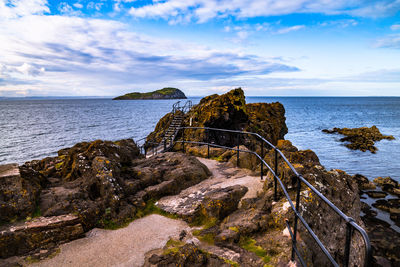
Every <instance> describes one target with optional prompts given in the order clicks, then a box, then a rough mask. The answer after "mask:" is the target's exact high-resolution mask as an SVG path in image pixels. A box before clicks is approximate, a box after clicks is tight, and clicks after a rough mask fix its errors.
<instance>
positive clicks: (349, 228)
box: [343, 222, 353, 267]
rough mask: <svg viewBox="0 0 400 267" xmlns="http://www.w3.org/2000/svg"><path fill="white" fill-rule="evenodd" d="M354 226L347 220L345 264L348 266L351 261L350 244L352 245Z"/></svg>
mask: <svg viewBox="0 0 400 267" xmlns="http://www.w3.org/2000/svg"><path fill="white" fill-rule="evenodd" d="M352 230H353V227H352V226H351V224H350V222H346V246H345V249H344V262H343V266H345V267H348V266H349V261H350V247H351V246H350V245H351V235H352V233H353V231H352Z"/></svg>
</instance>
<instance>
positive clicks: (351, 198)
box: [266, 141, 364, 266]
mask: <svg viewBox="0 0 400 267" xmlns="http://www.w3.org/2000/svg"><path fill="white" fill-rule="evenodd" d="M278 148H280V149H281V150H282V152H283V153H284V154H285V156H286V157H287V158H288V159H289V161H290V162H291V163H292V164H293V166H294V167H295V168H296V170H297V171H298V172H300V173H302V174H303V177H304V178H305V179H306V180H307V181H308V182H310V183H311V184H312V185H313V186H314V187H315V188H316V189H317V190H318V191H319V192H321V193H322V194H323V195H324V196H325V197H326V198H328V199H329V200H330V201H331V202H332V203H333V204H335V205H336V206H337V207H338V208H339V209H340V210H341V211H343V212H344V213H345V214H346V215H348V216H350V217H352V218H353V219H354V220H355V221H356V222H357V223H358V224H359V225H361V226H363V222H362V221H361V218H360V211H361V204H360V198H359V195H358V186H357V183H356V182H355V180H354V179H353V177H352V176H350V175H348V174H347V173H345V172H344V171H341V170H331V171H327V170H325V168H324V167H323V166H321V165H320V163H319V159H318V157H317V156H316V155H315V153H314V152H312V151H311V150H305V151H297V149H296V148H294V147H293V146H292V145H291V144H290V142H289V141H282V142H278ZM267 156H269V161H267V162H272V159H273V158H272V155H271V154H268V155H267ZM272 166H273V165H272ZM279 174H280V177H281V179H282V181H283V183H284V184H285V185H286V187H287V188H288V189H289V190H290V191H291V192H293V191H294V189H295V186H296V179H293V177H294V175H293V172H292V171H291V170H290V169H289V167H288V166H287V165H286V164H284V163H283V162H282V163H281V164H280V165H279ZM268 180H269V181H270V182H269V183H268V184H267V185H266V186H267V188H272V185H273V183H272V179H271V178H270V179H268ZM278 192H281V190H278ZM279 196H282V193H279ZM292 199H295V198H292ZM300 211H301V214H302V216H303V217H304V219H305V220H306V221H307V222H308V223H309V225H310V227H311V228H312V229H313V231H314V232H315V233H316V235H317V236H318V237H319V239H320V240H321V242H322V243H323V244H324V245H325V246H326V248H327V249H328V251H329V252H330V253H331V255H333V256H334V258H335V260H336V261H337V262H343V259H344V246H343V244H345V237H346V232H345V229H346V228H345V225H344V224H343V220H342V219H341V218H340V217H339V216H338V215H337V214H336V212H334V211H333V210H332V209H331V208H329V206H327V205H326V204H325V203H323V202H322V200H321V199H319V197H318V196H316V194H315V193H314V192H312V191H311V190H310V189H308V188H306V187H304V184H303V186H302V190H301V202H300ZM300 229H301V231H300V236H301V238H302V240H303V241H304V243H305V244H306V246H307V247H308V250H309V251H310V252H311V255H308V256H309V257H308V260H310V261H311V262H312V263H313V265H314V266H325V265H329V264H328V261H327V259H326V257H325V256H324V255H323V254H321V251H320V249H319V247H318V246H317V245H316V243H315V241H314V240H313V239H312V238H311V237H310V236H309V235H308V234H306V232H305V229H304V227H300ZM363 250H364V246H363V241H362V240H361V238H360V237H359V236H354V238H353V242H352V248H351V251H352V257H351V259H350V262H351V263H352V264H356V265H362V263H363V260H364V259H363Z"/></svg>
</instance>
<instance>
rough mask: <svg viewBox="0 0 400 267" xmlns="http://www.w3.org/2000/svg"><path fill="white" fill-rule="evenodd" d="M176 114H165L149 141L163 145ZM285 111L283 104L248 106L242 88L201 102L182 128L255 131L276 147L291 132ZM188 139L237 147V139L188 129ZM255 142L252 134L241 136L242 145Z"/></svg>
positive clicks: (219, 133)
mask: <svg viewBox="0 0 400 267" xmlns="http://www.w3.org/2000/svg"><path fill="white" fill-rule="evenodd" d="M172 118H173V116H172V114H170V113H169V114H167V115H165V116H164V117H163V118H162V119H161V120H160V121H159V123H158V124H157V126H156V128H155V131H154V132H152V133H151V134H150V135H149V136H148V137H147V141H148V142H149V141H151V140H154V141H155V142H159V141H160V140H161V138H162V136H163V135H164V133H165V132H166V130H167V129H168V127H169V125H170V123H171V121H172ZM285 120H286V118H285V109H284V107H283V105H282V104H280V103H271V104H269V103H256V104H246V100H245V96H244V92H243V90H242V89H241V88H237V89H234V90H231V91H229V92H228V93H226V94H223V95H217V94H215V95H210V96H207V97H205V98H203V99H201V100H200V103H199V104H197V105H195V106H194V107H193V108H192V109H191V110H190V111H189V112H188V113H187V114H185V119H184V123H183V125H182V126H193V127H209V128H220V129H229V130H240V131H248V132H255V133H258V134H260V135H261V136H263V137H264V138H266V139H267V140H269V141H270V142H271V143H273V144H276V142H277V141H278V140H279V139H283V138H284V136H285V134H286V133H287V131H288V129H287V127H286V124H285ZM183 135H184V138H185V139H187V140H191V141H203V142H205V141H210V142H213V143H215V144H219V145H224V146H231V147H232V146H235V145H237V143H238V140H237V136H236V135H235V134H230V133H221V132H216V131H210V132H209V133H207V132H206V131H204V130H192V129H191V130H185V132H184V134H183ZM250 140H255V139H254V138H252V137H251V136H250V135H241V136H240V139H239V143H240V144H247V143H249V142H250Z"/></svg>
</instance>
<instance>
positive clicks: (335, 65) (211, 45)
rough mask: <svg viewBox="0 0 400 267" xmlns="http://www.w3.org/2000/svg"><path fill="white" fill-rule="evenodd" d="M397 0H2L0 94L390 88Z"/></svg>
mask: <svg viewBox="0 0 400 267" xmlns="http://www.w3.org/2000/svg"><path fill="white" fill-rule="evenodd" d="M399 11H400V0H262V1H261V0H259V1H256V0H102V1H86V0H73V1H53V0H48V1H44V0H0V97H18V96H117V95H121V94H125V93H128V92H134V91H136V92H146V91H153V90H157V89H160V88H163V87H177V88H180V89H181V90H182V91H183V92H185V94H186V95H188V96H205V95H209V94H212V93H224V92H226V91H228V90H230V89H232V88H236V87H242V88H243V89H244V90H245V93H246V95H248V96H400V12H399Z"/></svg>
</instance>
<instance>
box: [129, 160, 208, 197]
mask: <svg viewBox="0 0 400 267" xmlns="http://www.w3.org/2000/svg"><path fill="white" fill-rule="evenodd" d="M131 173H132V174H133V177H131V178H128V179H127V180H128V181H127V186H128V190H129V192H130V194H133V198H141V199H143V200H144V201H147V200H150V199H159V198H161V197H163V196H167V195H175V194H178V193H179V192H180V191H181V190H183V189H185V188H188V187H190V186H192V185H195V184H197V183H199V182H201V181H203V180H204V179H207V177H208V176H210V171H209V170H208V169H207V167H206V166H205V165H204V164H202V163H201V162H200V161H198V160H197V159H196V158H194V157H190V156H189V157H188V156H187V155H184V154H180V153H173V152H167V153H162V154H159V155H156V156H154V157H151V158H149V159H140V160H137V161H135V162H133V166H132V168H131ZM135 176H137V177H136V179H134V177H135Z"/></svg>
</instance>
